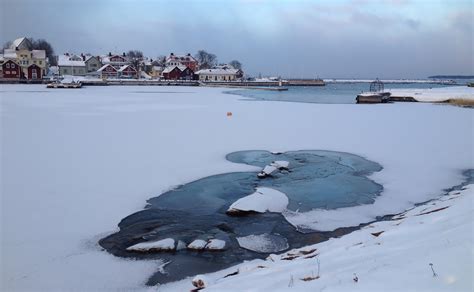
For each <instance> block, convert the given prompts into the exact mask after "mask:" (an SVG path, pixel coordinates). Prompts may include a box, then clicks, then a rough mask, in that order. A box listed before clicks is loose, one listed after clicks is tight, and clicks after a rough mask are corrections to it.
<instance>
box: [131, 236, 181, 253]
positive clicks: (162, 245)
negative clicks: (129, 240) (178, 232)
mask: <svg viewBox="0 0 474 292" xmlns="http://www.w3.org/2000/svg"><path fill="white" fill-rule="evenodd" d="M174 249H175V242H174V239H172V238H166V239H161V240H156V241H145V242H140V243H137V244H134V245H132V246H129V247H127V250H130V251H141V252H146V251H171V250H174Z"/></svg>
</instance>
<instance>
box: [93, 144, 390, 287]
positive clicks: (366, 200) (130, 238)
mask: <svg viewBox="0 0 474 292" xmlns="http://www.w3.org/2000/svg"><path fill="white" fill-rule="evenodd" d="M227 159H228V160H229V161H232V162H235V163H245V164H249V165H255V166H259V167H262V168H263V167H264V166H265V165H269V164H270V163H271V162H272V161H277V160H280V161H281V160H285V161H289V167H288V170H279V171H277V172H275V173H273V174H272V176H270V177H266V178H264V179H259V178H258V177H257V173H256V172H236V173H226V174H219V175H214V176H209V177H206V178H203V179H200V180H197V181H194V182H191V183H188V184H185V185H182V186H179V187H178V188H176V189H174V190H171V191H168V192H166V193H164V194H162V195H160V196H158V197H155V198H151V199H149V200H148V204H147V206H146V208H145V209H144V210H142V211H139V212H137V213H134V214H132V215H130V216H128V217H126V218H124V219H123V220H122V221H121V222H120V223H119V228H120V231H119V232H117V233H115V234H112V235H110V236H108V237H106V238H104V239H102V240H101V241H100V244H101V246H102V247H104V248H105V249H106V250H107V251H109V252H110V253H112V254H114V255H117V256H121V257H133V258H140V259H158V258H159V259H165V260H169V261H171V263H170V264H168V265H167V266H166V271H167V274H162V273H156V274H155V275H154V276H153V277H152V278H150V279H149V283H148V284H151V285H153V284H156V283H165V282H169V281H174V280H179V279H182V278H184V277H186V276H189V275H193V274H196V273H204V272H211V271H216V270H219V269H222V268H224V267H228V266H230V265H233V264H236V263H238V262H241V261H243V260H250V259H254V258H262V257H265V256H266V255H267V254H268V253H270V252H272V249H271V247H272V246H275V247H278V248H277V249H276V250H275V251H274V252H277V251H280V250H281V246H284V247H286V243H285V245H283V244H282V243H283V242H287V246H288V247H289V248H297V247H301V246H304V245H308V244H312V243H317V242H320V241H323V240H326V239H327V238H329V237H332V236H336V235H341V234H343V233H346V232H348V231H350V230H352V229H353V228H346V229H340V230H336V231H334V232H316V231H315V232H312V233H306V234H304V233H301V232H298V230H296V229H295V228H294V227H293V226H292V225H291V224H289V223H288V222H287V221H286V220H285V218H284V217H283V216H282V215H281V214H278V213H264V214H259V213H256V214H250V215H248V216H243V217H231V216H228V215H226V211H227V209H228V208H229V206H230V205H231V204H232V203H234V202H235V201H236V200H238V199H240V198H242V197H245V196H247V195H249V194H251V193H253V192H254V191H255V189H256V188H257V187H269V188H273V189H277V190H279V191H281V192H283V193H285V194H286V195H287V196H288V199H289V205H288V209H290V210H293V211H297V210H299V211H302V212H304V211H308V210H311V209H315V208H323V209H335V208H341V207H350V206H355V205H360V204H371V203H373V202H374V199H375V197H376V196H377V195H379V194H380V192H381V191H382V186H381V185H379V184H376V183H375V182H373V181H372V180H370V179H368V178H367V176H368V175H370V174H371V173H373V172H375V171H380V170H381V169H382V167H381V166H380V165H379V164H377V163H374V162H371V161H368V160H366V159H364V158H362V157H359V156H356V155H352V154H348V153H340V152H332V151H294V152H286V153H281V154H272V153H270V152H268V151H241V152H234V153H231V154H229V155H227ZM263 234H265V236H263V238H265V240H267V241H272V240H274V241H275V242H273V243H272V242H270V243H269V244H267V245H266V246H265V248H264V249H263V252H261V253H259V252H255V249H253V248H251V247H249V248H248V249H245V248H242V247H241V246H239V243H238V241H237V238H243V237H246V236H250V237H247V241H246V245H249V244H250V245H251V243H252V242H249V241H248V238H259V237H252V236H251V235H263ZM165 238H173V239H175V240H176V241H178V240H181V241H183V242H185V243H186V244H189V243H190V242H192V241H193V240H195V239H203V240H209V239H211V238H215V239H220V240H224V241H225V242H226V249H225V250H223V251H199V252H198V251H192V250H188V249H184V250H179V251H175V252H173V253H164V252H161V253H160V252H155V253H152V252H150V253H137V252H131V251H127V250H126V248H127V247H129V246H131V245H134V244H136V243H140V242H144V241H153V240H158V239H165ZM260 238H262V237H260ZM276 241H281V242H276ZM269 246H270V248H269Z"/></svg>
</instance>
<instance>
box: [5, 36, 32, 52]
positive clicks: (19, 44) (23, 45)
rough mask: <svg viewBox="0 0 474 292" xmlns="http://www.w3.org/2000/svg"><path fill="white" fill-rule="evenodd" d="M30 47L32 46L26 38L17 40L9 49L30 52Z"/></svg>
mask: <svg viewBox="0 0 474 292" xmlns="http://www.w3.org/2000/svg"><path fill="white" fill-rule="evenodd" d="M31 47H32V44H31V42H30V40H29V39H27V38H26V37H21V38H17V39H16V40H14V41H13V42H12V44H11V45H10V49H13V50H30V49H31Z"/></svg>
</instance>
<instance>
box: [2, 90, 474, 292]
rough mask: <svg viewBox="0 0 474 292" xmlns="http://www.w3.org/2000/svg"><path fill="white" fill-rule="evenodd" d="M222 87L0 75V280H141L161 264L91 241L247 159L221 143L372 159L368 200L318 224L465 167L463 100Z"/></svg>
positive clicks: (360, 218) (358, 217)
mask: <svg viewBox="0 0 474 292" xmlns="http://www.w3.org/2000/svg"><path fill="white" fill-rule="evenodd" d="M222 91H223V89H219V88H195V87H193V88H187V87H140V86H137V87H134V86H130V87H113V86H110V87H85V88H83V89H80V90H74V91H69V90H60V89H59V90H58V89H56V90H47V89H46V88H45V87H44V85H29V86H28V85H2V86H1V87H0V98H1V107H0V115H1V122H2V133H1V146H2V149H1V161H2V163H1V167H2V174H1V179H2V183H1V188H2V189H1V194H2V215H1V257H2V259H1V265H2V266H1V279H0V282H1V287H2V290H7V291H15V290H117V289H121V290H132V289H139V288H145V287H144V283H145V281H146V278H147V277H148V276H149V275H151V274H152V273H153V272H154V271H156V269H157V268H158V266H159V265H160V264H161V262H151V261H130V260H124V259H119V258H116V257H113V256H112V255H110V254H107V253H106V252H103V251H101V250H100V248H99V247H98V245H97V241H98V239H100V238H101V237H103V236H104V235H106V234H108V233H111V232H112V231H114V230H116V228H117V227H116V224H117V222H119V221H120V219H122V218H123V217H125V216H127V215H129V214H131V213H132V212H135V211H137V210H140V209H142V208H143V206H144V204H145V201H146V199H148V198H150V197H153V196H157V195H158V194H160V193H161V192H163V191H165V190H168V189H170V188H172V187H173V186H176V185H179V184H183V183H187V182H190V181H192V180H196V179H199V178H202V177H205V176H209V175H212V174H218V173H225V172H231V171H248V170H253V171H258V170H259V169H256V168H255V167H251V166H246V165H242V164H234V163H230V162H229V161H227V160H226V159H225V156H226V154H228V153H230V152H234V151H240V150H252V149H266V150H278V151H288V150H303V149H325V150H334V151H341V152H350V153H354V154H357V155H361V156H363V157H366V158H367V159H369V160H372V161H376V162H378V163H380V164H381V165H382V166H383V167H384V169H383V170H382V171H380V172H377V173H376V174H374V175H372V177H371V178H372V179H373V180H375V181H376V182H377V183H380V184H382V185H383V186H384V191H383V193H382V195H381V196H380V197H379V198H377V200H376V202H375V203H374V204H372V205H365V206H357V207H354V208H342V209H337V210H332V211H325V210H316V211H314V212H312V213H309V214H305V215H307V217H306V218H304V220H305V222H306V223H307V225H308V226H310V227H313V228H318V229H322V230H329V229H334V228H336V227H338V226H347V225H358V224H359V223H362V222H369V221H372V220H373V218H375V216H378V215H384V214H390V213H392V214H393V213H398V212H401V211H403V210H406V209H407V208H410V207H412V206H413V204H414V203H416V202H422V201H425V200H427V199H431V198H433V197H434V196H437V195H439V194H440V193H441V190H442V189H444V188H446V187H449V186H452V185H456V184H458V183H460V182H461V181H462V179H463V178H462V175H461V170H463V169H468V168H474V161H473V153H472V149H473V148H474V147H473V146H474V145H473V140H472V125H473V124H472V121H473V120H472V118H473V114H472V111H471V110H470V109H464V108H457V107H441V106H435V105H432V104H390V105H375V106H364V107H361V106H358V105H353V104H302V103H279V102H269V101H266V102H259V101H252V102H248V101H242V100H239V97H238V96H235V95H226V94H223V93H222ZM227 112H232V113H233V114H232V116H227ZM281 117H285V119H281ZM262 121H272V122H271V123H268V122H265V123H262ZM470 133H471V134H470ZM471 222H472V218H471ZM401 226H402V225H401ZM471 256H472V255H471ZM466 257H467V256H466ZM324 267H325V264H324V263H323V266H322V268H323V269H324ZM435 268H436V266H435Z"/></svg>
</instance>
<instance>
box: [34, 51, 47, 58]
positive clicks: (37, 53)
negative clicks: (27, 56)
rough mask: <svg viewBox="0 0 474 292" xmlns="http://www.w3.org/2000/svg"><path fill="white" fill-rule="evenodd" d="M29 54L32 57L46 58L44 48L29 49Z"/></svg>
mask: <svg viewBox="0 0 474 292" xmlns="http://www.w3.org/2000/svg"><path fill="white" fill-rule="evenodd" d="M31 54H32V57H33V58H34V59H46V51H45V50H33V51H31Z"/></svg>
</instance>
